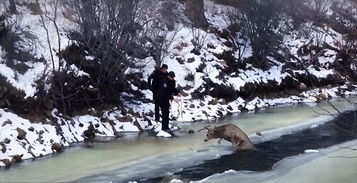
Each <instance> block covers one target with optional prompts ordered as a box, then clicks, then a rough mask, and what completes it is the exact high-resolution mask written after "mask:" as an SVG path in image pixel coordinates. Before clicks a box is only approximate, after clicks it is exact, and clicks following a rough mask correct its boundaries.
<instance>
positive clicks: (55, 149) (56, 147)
mask: <svg viewBox="0 0 357 183" xmlns="http://www.w3.org/2000/svg"><path fill="white" fill-rule="evenodd" d="M51 148H52V151H53V152H57V153H61V152H63V146H62V145H61V144H59V143H53V144H52V147H51Z"/></svg>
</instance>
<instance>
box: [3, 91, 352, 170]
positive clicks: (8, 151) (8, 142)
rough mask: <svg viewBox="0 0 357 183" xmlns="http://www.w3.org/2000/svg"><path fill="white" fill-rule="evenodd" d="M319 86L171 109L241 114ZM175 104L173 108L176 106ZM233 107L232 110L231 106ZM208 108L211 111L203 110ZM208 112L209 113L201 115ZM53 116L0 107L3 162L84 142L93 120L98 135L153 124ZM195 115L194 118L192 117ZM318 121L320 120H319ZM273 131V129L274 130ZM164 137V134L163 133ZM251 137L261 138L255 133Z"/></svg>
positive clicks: (189, 114)
mask: <svg viewBox="0 0 357 183" xmlns="http://www.w3.org/2000/svg"><path fill="white" fill-rule="evenodd" d="M318 90H319V89H315V90H311V91H307V92H304V93H303V94H302V95H301V96H308V97H305V98H303V97H297V96H292V97H289V98H280V99H258V98H257V99H255V100H253V101H250V102H248V103H245V101H244V100H242V99H238V100H236V101H234V102H231V103H229V104H227V105H220V104H217V105H209V104H205V105H204V106H201V107H200V108H191V107H190V106H192V105H195V104H196V103H197V104H198V105H199V103H205V101H188V100H185V101H184V103H186V104H188V102H191V103H190V104H191V105H189V107H182V108H181V111H179V110H177V111H176V113H175V110H172V113H173V116H175V115H176V116H178V115H180V112H181V114H182V113H184V115H181V116H183V117H182V118H181V119H180V118H177V119H178V121H177V122H176V123H177V124H178V125H179V122H182V121H191V122H192V121H201V120H207V119H208V120H214V119H219V118H220V117H224V116H226V115H228V114H229V113H231V114H234V113H237V114H239V113H240V112H241V111H240V110H239V109H238V108H239V106H240V105H243V104H245V107H246V108H247V109H248V110H249V111H254V110H256V109H261V108H264V107H269V106H277V105H283V104H296V103H309V102H316V101H317V100H318V99H317V98H315V97H314V96H319V95H320V92H319V91H318ZM337 91H338V88H332V89H321V93H322V94H324V95H326V96H329V97H337V95H336V92H337ZM345 94H346V95H354V94H357V92H355V91H354V92H348V93H347V92H346V93H345ZM175 107H179V106H175V104H173V106H172V108H173V109H174V108H175ZM232 108H233V110H230V109H232ZM204 111H208V112H204ZM203 113H206V116H202V115H203ZM53 116H54V117H55V118H56V119H57V123H51V122H47V123H31V122H30V121H29V120H27V119H23V118H21V117H19V116H17V115H16V114H13V113H11V112H9V111H7V110H4V109H0V126H1V128H0V132H1V133H0V142H1V143H0V147H1V150H2V153H1V154H0V166H11V164H13V163H16V162H17V161H19V157H20V160H21V159H31V158H33V159H35V158H37V157H42V156H45V155H48V154H53V153H56V152H61V151H62V150H63V147H68V146H71V144H73V143H78V142H83V141H84V136H83V133H84V131H86V130H87V129H88V127H89V125H90V123H92V124H93V126H94V127H95V129H96V130H97V132H96V135H99V136H113V137H114V136H116V135H117V134H118V133H124V132H139V131H140V130H148V129H150V128H152V127H148V121H145V120H144V119H141V118H134V117H132V118H133V121H132V122H123V121H120V120H122V119H123V116H122V115H121V113H120V111H112V112H106V113H104V115H103V116H101V117H95V116H91V115H83V116H77V117H74V118H72V119H64V118H63V117H59V116H57V114H56V111H53ZM193 119H194V120H193ZM317 123H318V122H317ZM286 130H287V131H286V132H289V130H293V129H291V128H289V129H286ZM154 131H155V132H156V133H157V134H158V136H160V134H162V133H161V132H160V129H159V128H156V129H154ZM273 131H274V130H273ZM273 133H274V132H267V133H266V134H264V138H273V137H269V134H273ZM164 137H165V136H164ZM252 139H260V140H261V139H262V138H261V137H257V135H253V136H252Z"/></svg>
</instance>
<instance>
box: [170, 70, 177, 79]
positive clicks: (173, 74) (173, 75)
mask: <svg viewBox="0 0 357 183" xmlns="http://www.w3.org/2000/svg"><path fill="white" fill-rule="evenodd" d="M175 76H176V75H175V73H174V72H173V71H170V72H169V77H170V78H171V79H175Z"/></svg>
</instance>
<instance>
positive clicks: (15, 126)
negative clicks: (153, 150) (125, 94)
mask: <svg viewBox="0 0 357 183" xmlns="http://www.w3.org/2000/svg"><path fill="white" fill-rule="evenodd" d="M52 114H53V117H54V118H55V119H57V121H55V122H44V123H31V122H30V121H29V120H27V119H24V118H21V117H19V116H18V115H16V114H13V113H11V112H8V111H6V110H4V109H0V126H1V128H0V144H4V146H5V147H6V150H4V151H3V152H2V153H0V160H1V159H11V156H13V155H19V156H22V159H29V158H36V157H41V156H44V155H47V154H51V153H55V152H57V151H58V150H56V146H59V147H61V146H70V145H71V144H72V143H77V142H81V141H83V140H84V138H85V136H84V132H85V131H86V130H87V129H88V127H89V125H90V124H92V125H93V126H94V128H95V130H96V135H99V136H115V135H116V133H118V132H130V131H131V132H138V131H139V129H138V127H137V126H135V125H134V123H131V122H120V121H119V120H118V119H120V117H119V116H120V114H119V112H118V111H114V112H111V113H109V112H107V113H105V115H103V116H102V117H101V118H99V117H95V116H91V115H83V116H77V117H74V118H72V119H64V118H62V117H60V115H58V114H57V111H56V110H54V111H53V112H52ZM117 118H118V119H117ZM0 147H1V146H0ZM0 165H1V166H4V164H3V163H1V164H0Z"/></svg>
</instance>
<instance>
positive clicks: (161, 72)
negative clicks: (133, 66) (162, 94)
mask: <svg viewBox="0 0 357 183" xmlns="http://www.w3.org/2000/svg"><path fill="white" fill-rule="evenodd" d="M167 69H168V66H167V65H166V64H163V65H162V66H161V68H160V69H155V70H154V72H152V73H151V74H150V76H149V78H148V83H149V88H150V90H151V91H152V93H153V100H154V104H155V121H160V106H159V103H158V100H157V99H158V93H157V90H158V87H159V84H160V83H161V81H162V80H163V79H165V78H167V75H168V74H167Z"/></svg>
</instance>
